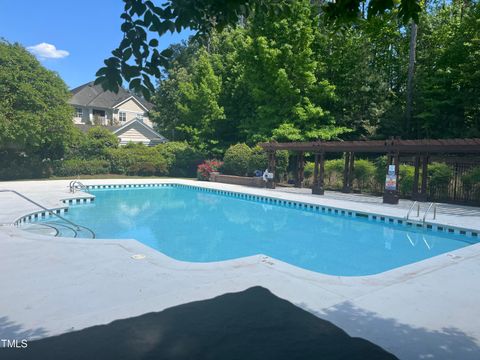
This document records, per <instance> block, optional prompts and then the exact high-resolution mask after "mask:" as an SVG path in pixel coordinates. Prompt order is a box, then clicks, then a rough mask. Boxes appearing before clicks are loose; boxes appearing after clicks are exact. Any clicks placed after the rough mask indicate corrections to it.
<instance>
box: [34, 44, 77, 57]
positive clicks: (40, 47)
mask: <svg viewBox="0 0 480 360" xmlns="http://www.w3.org/2000/svg"><path fill="white" fill-rule="evenodd" d="M27 50H28V51H30V52H31V53H32V54H33V55H36V56H37V57H39V58H40V59H61V58H64V57H66V56H68V55H70V53H69V52H68V51H66V50H59V49H57V48H56V47H55V45H52V44H48V43H44V42H43V43H40V44H37V45H34V46H29V47H27Z"/></svg>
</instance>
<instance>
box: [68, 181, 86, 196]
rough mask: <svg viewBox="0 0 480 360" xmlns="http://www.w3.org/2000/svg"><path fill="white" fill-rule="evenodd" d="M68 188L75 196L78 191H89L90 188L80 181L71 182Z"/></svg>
mask: <svg viewBox="0 0 480 360" xmlns="http://www.w3.org/2000/svg"><path fill="white" fill-rule="evenodd" d="M68 187H69V188H70V192H71V193H73V194H74V193H75V191H76V190H80V191H87V190H88V188H87V187H86V186H85V185H84V184H83V183H82V182H81V181H80V180H78V179H77V180H72V181H70V184H69V185H68Z"/></svg>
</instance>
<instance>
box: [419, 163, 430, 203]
mask: <svg viewBox="0 0 480 360" xmlns="http://www.w3.org/2000/svg"><path fill="white" fill-rule="evenodd" d="M428 160H429V159H428V154H425V155H423V156H422V185H421V189H420V194H418V198H417V200H418V201H427V198H428V195H427V179H428Z"/></svg>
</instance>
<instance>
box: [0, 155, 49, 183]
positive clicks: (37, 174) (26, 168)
mask: <svg viewBox="0 0 480 360" xmlns="http://www.w3.org/2000/svg"><path fill="white" fill-rule="evenodd" d="M51 173H52V169H51V162H50V161H48V160H42V159H41V158H40V157H38V156H26V155H24V154H16V153H10V152H8V151H0V180H16V179H35V178H45V177H49V176H50V175H51Z"/></svg>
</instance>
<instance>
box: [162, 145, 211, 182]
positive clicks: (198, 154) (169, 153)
mask: <svg viewBox="0 0 480 360" xmlns="http://www.w3.org/2000/svg"><path fill="white" fill-rule="evenodd" d="M156 149H157V151H158V152H159V153H160V154H161V155H162V156H163V157H164V158H165V159H166V161H167V164H168V174H169V175H171V176H180V177H194V176H195V174H196V171H197V167H198V165H200V164H201V163H202V161H203V160H204V158H205V154H204V153H203V152H202V151H200V150H198V149H195V148H194V147H193V146H191V145H189V144H188V143H186V142H175V141H172V142H168V143H165V144H160V145H157V146H156Z"/></svg>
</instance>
